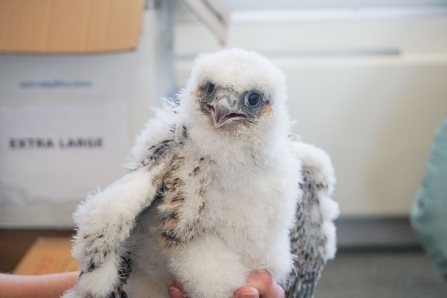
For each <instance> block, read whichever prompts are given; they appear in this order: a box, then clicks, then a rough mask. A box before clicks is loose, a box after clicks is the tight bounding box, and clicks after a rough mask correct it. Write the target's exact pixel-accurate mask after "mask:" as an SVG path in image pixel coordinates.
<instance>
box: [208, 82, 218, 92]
mask: <svg viewBox="0 0 447 298" xmlns="http://www.w3.org/2000/svg"><path fill="white" fill-rule="evenodd" d="M215 86H216V85H215V84H214V83H211V82H209V83H208V88H207V89H206V92H208V94H210V93H213V91H214V87H215Z"/></svg>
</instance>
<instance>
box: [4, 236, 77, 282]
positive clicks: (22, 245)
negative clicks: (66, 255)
mask: <svg viewBox="0 0 447 298" xmlns="http://www.w3.org/2000/svg"><path fill="white" fill-rule="evenodd" d="M73 234H74V230H22V229H0V272H2V273H5V272H12V271H13V270H14V267H15V266H16V265H17V264H18V263H19V261H20V259H21V258H22V257H23V255H24V254H25V252H26V251H27V250H28V248H29V247H30V246H31V244H32V243H33V242H34V241H35V240H36V239H37V238H38V237H71V236H72V235H73Z"/></svg>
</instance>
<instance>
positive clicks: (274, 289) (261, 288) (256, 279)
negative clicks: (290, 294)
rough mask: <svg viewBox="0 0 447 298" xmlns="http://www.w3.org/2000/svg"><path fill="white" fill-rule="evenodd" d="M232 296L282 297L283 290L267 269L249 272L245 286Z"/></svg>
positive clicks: (239, 297)
mask: <svg viewBox="0 0 447 298" xmlns="http://www.w3.org/2000/svg"><path fill="white" fill-rule="evenodd" d="M233 297H234V298H255V297H262V298H284V290H283V289H282V288H281V287H280V286H279V285H278V284H277V283H276V282H275V281H274V280H273V279H272V277H271V276H270V274H269V273H268V272H267V271H264V270H263V271H258V272H253V273H251V274H250V275H249V276H248V278H247V286H245V287H242V288H240V289H238V290H237V291H236V292H235V295H234V296H233Z"/></svg>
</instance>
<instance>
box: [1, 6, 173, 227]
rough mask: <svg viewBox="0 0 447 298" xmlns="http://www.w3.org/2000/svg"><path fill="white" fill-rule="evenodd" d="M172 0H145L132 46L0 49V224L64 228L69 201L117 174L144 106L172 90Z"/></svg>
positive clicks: (142, 120)
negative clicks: (76, 50)
mask: <svg viewBox="0 0 447 298" xmlns="http://www.w3.org/2000/svg"><path fill="white" fill-rule="evenodd" d="M1 1H3V2H1ZM4 1H6V2H7V3H9V2H15V0H14V1H8V0H0V2H1V5H5V3H6V2H4ZM24 2H28V1H24ZM31 2H33V3H34V2H35V1H31ZM38 2H39V3H41V2H40V1H38ZM57 2H58V1H57ZM60 2H67V1H66V0H60ZM72 2H76V1H72ZM81 2H83V1H81ZM94 2H95V3H96V2H103V1H99V0H98V1H94ZM112 2H113V1H112ZM121 2H122V3H124V2H126V3H127V1H121ZM129 2H131V3H133V5H136V4H137V3H141V1H129ZM36 3H37V2H36ZM42 3H47V2H45V1H42ZM83 3H84V2H83ZM172 4H173V3H172V1H149V0H148V1H147V3H146V5H145V7H144V10H142V23H141V34H140V41H139V43H138V46H137V48H136V49H135V50H133V51H126V52H113V53H111V52H103V53H94V54H92V53H84V54H64V55H60V54H51V55H50V54H46V55H41V54H17V53H3V54H2V53H0V65H1V68H0V226H3V227H29V226H33V227H54V226H56V227H72V226H73V222H72V219H71V214H72V213H73V211H74V208H75V206H76V205H77V204H78V202H79V201H80V200H82V199H84V198H85V196H86V194H87V193H88V192H90V191H93V190H95V189H96V188H97V187H98V186H99V187H101V188H104V187H106V186H107V185H109V184H110V183H112V182H113V181H115V180H116V179H118V178H119V177H121V176H122V175H124V174H125V173H126V169H125V168H124V167H123V165H124V164H125V163H126V156H127V153H128V150H129V147H131V145H132V143H133V141H134V139H135V136H136V135H137V134H138V133H139V131H140V130H141V129H142V127H143V126H144V123H145V122H146V121H147V119H148V118H149V117H150V115H151V110H150V107H151V106H157V105H159V102H160V98H162V97H169V96H172V95H173V94H174V93H175V75H174V66H173V48H172V34H173V28H172V27H173V26H172V17H173V16H172V9H173V7H172ZM42 5H43V4H42ZM1 10H2V9H1V8H0V11H1ZM0 19H1V17H0ZM1 22H4V20H2V21H1ZM132 28H134V26H133V27H132ZM2 34H3V33H2ZM130 34H131V35H132V34H134V33H132V32H131V33H130Z"/></svg>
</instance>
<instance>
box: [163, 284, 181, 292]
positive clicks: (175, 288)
mask: <svg viewBox="0 0 447 298" xmlns="http://www.w3.org/2000/svg"><path fill="white" fill-rule="evenodd" d="M165 289H166V288H165ZM169 290H173V291H176V292H179V293H180V292H181V291H180V289H179V288H177V287H174V286H171V287H169Z"/></svg>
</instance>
